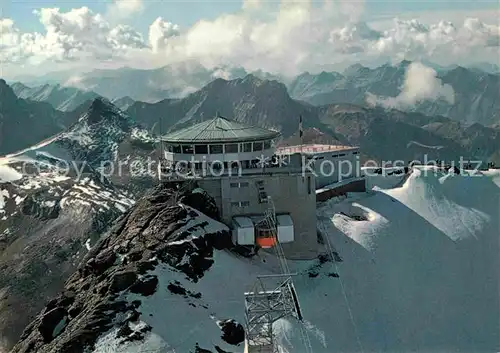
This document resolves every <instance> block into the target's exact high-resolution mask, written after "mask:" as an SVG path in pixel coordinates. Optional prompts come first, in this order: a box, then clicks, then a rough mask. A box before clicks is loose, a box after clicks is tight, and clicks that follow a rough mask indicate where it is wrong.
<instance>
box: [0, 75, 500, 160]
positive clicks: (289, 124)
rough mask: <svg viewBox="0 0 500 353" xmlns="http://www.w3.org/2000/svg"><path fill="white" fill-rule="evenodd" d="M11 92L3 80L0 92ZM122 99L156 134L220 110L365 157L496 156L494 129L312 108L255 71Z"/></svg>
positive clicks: (62, 121) (55, 127)
mask: <svg viewBox="0 0 500 353" xmlns="http://www.w3.org/2000/svg"><path fill="white" fill-rule="evenodd" d="M325 75H326V76H328V77H331V76H332V75H331V74H328V75H327V74H324V75H323V76H325ZM8 90H9V89H8V86H6V85H5V89H4V91H6V92H7V91H8ZM11 93H12V92H11ZM9 97H10V98H9V99H10V100H11V101H14V100H15V101H16V102H17V101H19V102H22V103H23V104H24V105H26V106H29V107H32V110H31V111H30V112H29V114H28V112H24V113H23V112H19V113H18V112H17V111H16V110H11V111H9V112H6V113H4V114H3V116H4V117H7V116H10V117H13V116H23V115H22V114H24V115H26V114H28V115H29V116H32V119H33V117H36V116H40V113H39V112H37V109H39V104H41V107H43V108H44V109H49V110H50V106H48V105H43V103H42V102H31V101H29V102H27V101H24V100H21V99H19V98H16V97H15V95H14V94H13V93H12V94H10V96H9ZM4 101H5V102H7V100H4ZM123 102H124V103H126V104H125V106H124V107H128V108H127V109H126V115H128V116H130V118H131V119H132V120H134V121H135V123H136V124H138V126H141V127H142V128H145V129H147V130H151V131H153V132H154V133H155V134H160V133H167V132H169V131H172V130H175V129H178V128H181V127H183V126H187V125H190V124H193V123H196V122H199V121H201V120H203V119H207V118H210V117H212V116H214V115H215V114H217V113H218V114H221V115H223V116H226V117H228V118H231V119H235V120H238V121H241V122H245V123H249V124H252V125H259V126H263V127H268V128H274V129H278V130H279V131H281V132H282V135H283V138H285V139H286V138H289V137H291V136H293V135H294V134H295V133H296V132H297V130H298V120H299V116H302V117H303V120H304V127H305V128H312V129H319V130H320V131H321V132H322V133H324V134H326V135H327V136H329V138H331V139H333V140H335V141H338V142H339V143H342V144H347V145H358V146H360V147H361V150H362V151H363V153H364V156H365V158H367V159H375V160H377V161H381V160H383V159H384V158H385V159H392V160H396V159H397V160H403V161H408V160H413V159H418V160H422V159H423V158H424V156H425V155H426V156H427V157H426V158H428V159H435V158H437V159H442V160H457V159H458V158H459V157H460V156H462V157H463V158H465V159H479V160H482V161H493V162H496V163H499V162H500V161H499V159H498V158H499V155H500V153H499V151H500V136H499V130H498V128H493V127H485V126H482V125H480V124H472V125H466V124H461V123H458V122H457V121H455V120H452V119H450V118H447V117H443V116H427V115H424V114H422V113H420V112H403V111H399V110H395V109H384V108H382V107H363V106H358V105H353V104H328V105H322V106H314V105H311V104H308V103H305V102H303V101H300V100H295V99H293V98H291V97H290V95H289V93H288V90H287V87H286V86H285V85H284V84H283V83H281V82H278V81H276V80H263V79H259V78H257V77H256V76H253V75H247V76H245V77H244V78H239V79H234V80H229V81H228V80H224V79H220V78H219V79H216V80H214V81H212V82H210V83H209V84H208V85H206V86H205V87H203V88H202V89H200V90H198V91H195V92H193V93H191V94H189V95H187V96H186V97H184V98H176V99H164V100H162V101H159V102H157V103H147V102H140V101H136V102H133V103H132V101H131V100H130V99H125V100H124V101H123ZM108 103H109V102H108ZM89 104H90V101H88V102H87V103H84V104H82V105H80V106H79V107H78V108H77V109H76V110H74V111H72V112H64V113H63V112H59V111H57V110H54V109H52V110H51V114H52V115H54V118H52V119H50V121H48V123H49V124H47V126H48V127H45V130H46V133H45V134H44V135H42V136H40V134H35V136H31V134H30V133H29V132H26V131H25V130H24V129H23V131H22V133H21V132H20V131H19V130H18V134H22V135H23V138H24V140H25V141H27V142H25V144H24V145H21V143H20V141H17V140H16V143H17V145H18V146H19V148H25V147H28V146H29V144H34V143H37V142H38V141H39V140H40V139H41V138H47V137H49V136H50V135H51V134H54V133H57V132H60V131H62V130H63V129H64V128H66V127H68V126H71V125H72V124H74V123H75V122H76V120H77V118H78V117H79V116H80V115H81V114H83V113H84V112H85V110H86V109H88V107H89ZM109 104H112V103H109ZM14 106H15V107H17V105H14ZM16 109H17V108H16ZM113 109H118V108H113ZM45 119H46V118H45ZM11 120H13V119H9V120H8V121H11ZM14 120H15V119H14ZM6 137H7V136H6ZM311 142H314V141H311ZM0 147H1V146H0ZM14 150H15V149H13V148H12V147H11V148H10V149H7V148H3V149H1V150H0V152H1V151H3V153H10V152H13V151H14Z"/></svg>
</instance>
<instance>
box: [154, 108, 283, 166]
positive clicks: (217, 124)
mask: <svg viewBox="0 0 500 353" xmlns="http://www.w3.org/2000/svg"><path fill="white" fill-rule="evenodd" d="M279 136H280V133H279V132H278V131H273V130H268V129H264V128H261V127H256V126H251V125H246V124H243V123H240V122H237V121H234V120H230V119H227V118H225V117H222V116H216V117H215V118H212V119H210V120H207V121H203V122H201V123H198V124H195V125H192V126H189V127H187V128H184V129H181V130H178V131H174V132H172V133H170V134H167V135H164V136H163V137H162V141H163V144H164V151H165V156H164V157H165V159H166V162H167V164H169V165H171V166H175V165H176V163H179V162H181V161H182V162H183V163H188V164H189V165H190V164H191V163H192V164H193V166H194V167H195V168H201V167H202V163H207V164H212V163H222V164H223V165H224V167H227V166H228V165H230V164H231V163H233V162H239V163H240V165H241V167H242V168H252V166H255V165H256V163H258V161H259V160H261V159H262V157H267V158H271V157H272V156H273V155H274V154H275V150H276V149H275V147H274V143H273V140H275V139H276V138H277V137H279Z"/></svg>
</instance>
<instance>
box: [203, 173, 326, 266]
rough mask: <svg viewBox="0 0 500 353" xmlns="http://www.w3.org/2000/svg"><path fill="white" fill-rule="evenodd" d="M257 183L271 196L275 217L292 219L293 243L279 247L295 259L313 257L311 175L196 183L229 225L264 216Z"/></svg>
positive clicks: (265, 205)
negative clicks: (239, 219) (240, 219)
mask: <svg viewBox="0 0 500 353" xmlns="http://www.w3.org/2000/svg"><path fill="white" fill-rule="evenodd" d="M258 182H259V183H261V185H263V189H264V190H265V192H266V194H267V195H268V196H270V197H271V199H272V202H273V204H274V207H275V211H276V214H289V215H290V216H291V218H292V220H293V226H294V241H293V242H290V243H283V244H282V246H283V251H284V253H285V256H286V257H287V258H290V259H297V260H300V259H307V260H310V259H314V258H316V257H317V254H318V253H317V250H318V249H317V245H318V242H317V228H316V192H315V182H314V175H307V174H306V175H303V174H302V173H266V174H257V175H239V176H222V177H219V178H204V179H201V180H199V181H198V183H199V185H200V187H201V188H202V189H204V190H206V191H207V192H208V193H209V194H210V195H211V196H212V197H213V198H214V199H215V202H216V204H217V207H218V208H219V210H220V213H221V219H222V220H223V221H224V223H226V224H231V221H232V218H233V217H235V216H248V217H259V216H263V215H264V214H265V212H266V210H268V209H269V207H270V204H269V203H266V202H260V201H259V189H258V188H257V186H256V184H257V183H258Z"/></svg>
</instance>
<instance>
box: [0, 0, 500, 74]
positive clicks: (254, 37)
mask: <svg viewBox="0 0 500 353" xmlns="http://www.w3.org/2000/svg"><path fill="white" fill-rule="evenodd" d="M143 6H144V5H143V2H142V1H139V0H121V1H115V2H114V3H113V4H111V5H110V8H114V9H116V13H117V14H122V15H123V16H125V15H127V16H130V15H131V14H135V13H137V12H138V11H141V9H142V8H143ZM112 13H113V12H111V13H110V12H109V11H108V12H107V14H106V15H101V14H98V13H94V12H92V11H91V10H90V9H88V8H86V7H82V8H79V9H72V10H70V11H67V12H63V11H61V10H60V9H57V8H55V9H48V8H43V9H40V10H38V11H36V12H35V15H36V16H38V18H39V20H40V22H41V23H42V25H43V27H44V30H43V31H42V32H41V33H37V32H30V33H23V32H21V31H20V30H19V29H18V28H16V26H15V23H13V22H12V20H9V19H2V20H0V21H1V22H0V26H1V29H2V32H1V34H0V36H1V38H0V39H1V40H2V46H1V47H0V60H2V63H4V64H8V63H12V64H13V65H12V68H13V69H15V68H16V66H17V67H19V65H22V64H33V65H39V64H41V63H44V64H47V63H54V62H58V63H67V62H79V63H82V65H87V66H90V67H93V66H94V65H95V63H102V62H114V63H123V64H124V65H128V66H137V67H139V66H141V67H142V65H148V64H149V65H155V66H163V65H168V64H171V63H178V62H185V61H193V60H194V61H197V62H199V63H201V64H202V65H204V66H206V67H207V68H209V69H212V68H216V67H221V66H224V67H243V68H245V69H246V70H247V71H255V70H262V71H265V72H271V73H274V74H280V75H284V76H293V75H296V74H298V73H300V72H304V71H309V72H319V71H321V70H341V69H342V68H344V67H346V66H348V65H350V64H352V63H353V62H362V63H365V64H366V63H372V64H375V63H376V64H379V63H380V61H381V60H383V61H387V60H388V59H390V60H392V61H394V62H399V61H401V60H403V59H407V60H411V61H423V60H427V61H431V62H435V63H437V64H440V65H449V64H452V63H456V64H462V65H468V64H470V63H473V62H475V61H476V62H477V61H478V60H480V61H489V62H497V61H498V49H499V38H500V30H499V28H500V26H499V25H498V24H487V23H484V22H482V21H480V20H478V19H472V18H471V19H465V20H463V21H462V22H456V21H455V22H451V21H446V20H445V19H443V20H439V21H436V22H434V23H423V22H421V21H420V20H417V19H394V20H393V21H389V22H387V21H385V22H384V23H383V26H382V25H381V24H380V23H378V26H377V28H374V27H373V26H374V25H373V24H372V23H370V22H366V21H364V20H363V19H364V16H365V14H364V3H363V2H362V1H347V0H336V1H334V0H323V2H322V3H321V4H319V5H318V2H317V1H312V0H306V1H301V2H294V1H292V0H282V1H281V3H280V5H279V7H277V8H275V9H272V6H271V5H269V3H268V2H265V1H261V0H245V1H244V4H243V8H242V10H241V11H240V12H237V13H233V14H222V15H221V16H219V17H218V18H216V19H214V20H200V21H198V22H197V23H195V24H194V25H193V26H191V27H190V28H186V29H181V28H180V27H179V26H178V25H177V24H175V21H172V19H166V18H162V17H158V18H157V19H156V20H155V21H154V22H153V23H151V25H150V26H149V31H148V33H145V37H146V38H143V35H142V34H141V33H139V32H138V31H137V30H135V29H134V28H132V27H130V26H127V25H125V24H123V22H118V23H116V24H115V23H114V22H113V20H111V19H110V18H111V17H110V16H111V14H112ZM120 23H121V24H120ZM14 65H16V66H14ZM59 66H60V65H59Z"/></svg>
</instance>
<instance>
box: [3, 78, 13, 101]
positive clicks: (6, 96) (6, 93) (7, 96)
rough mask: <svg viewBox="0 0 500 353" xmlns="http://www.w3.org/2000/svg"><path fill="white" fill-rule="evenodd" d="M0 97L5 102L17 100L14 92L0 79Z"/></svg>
mask: <svg viewBox="0 0 500 353" xmlns="http://www.w3.org/2000/svg"><path fill="white" fill-rule="evenodd" d="M0 97H1V99H2V100H5V101H8V100H13V99H14V100H15V99H17V96H16V94H15V93H14V90H13V89H12V87H10V86H9V85H8V84H7V82H6V81H5V80H4V79H3V78H0Z"/></svg>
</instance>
